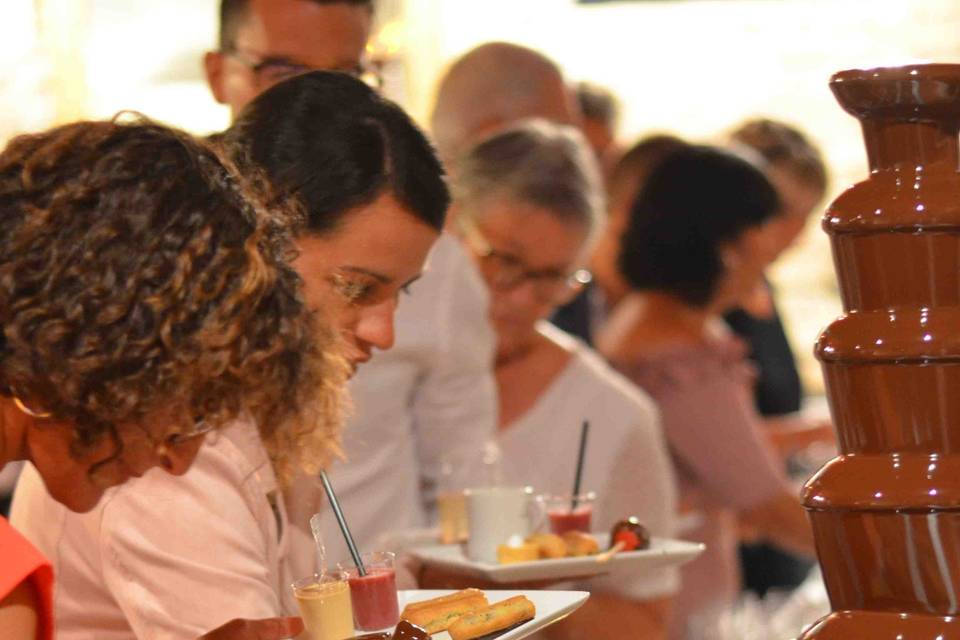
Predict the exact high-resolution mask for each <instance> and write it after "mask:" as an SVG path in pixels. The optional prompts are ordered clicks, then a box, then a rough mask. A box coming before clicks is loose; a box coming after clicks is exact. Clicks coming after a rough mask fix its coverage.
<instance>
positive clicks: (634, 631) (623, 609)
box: [543, 593, 672, 640]
mask: <svg viewBox="0 0 960 640" xmlns="http://www.w3.org/2000/svg"><path fill="white" fill-rule="evenodd" d="M671 600H672V599H671V598H660V599H657V600H646V601H644V602H635V601H633V600H628V599H626V598H621V597H619V596H614V595H611V594H606V593H591V594H590V599H589V600H587V601H586V603H584V605H583V606H582V607H580V608H579V609H577V610H576V611H574V612H573V613H572V614H570V615H569V616H567V617H566V618H564V619H563V620H561V621H560V622H558V623H557V624H554V625H551V626H550V627H548V628H547V629H546V630H545V631H544V634H543V636H544V638H545V639H546V640H580V639H581V638H590V640H621V639H622V638H630V639H631V640H663V639H664V638H666V627H667V621H668V619H669V616H670V607H671ZM611 621H616V622H615V623H611Z"/></svg>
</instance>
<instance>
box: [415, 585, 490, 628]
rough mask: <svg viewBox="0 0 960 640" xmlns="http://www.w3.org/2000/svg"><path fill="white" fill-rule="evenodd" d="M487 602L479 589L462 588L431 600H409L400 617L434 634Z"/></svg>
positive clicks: (484, 605)
mask: <svg viewBox="0 0 960 640" xmlns="http://www.w3.org/2000/svg"><path fill="white" fill-rule="evenodd" d="M487 604H488V602H487V596H485V595H484V594H483V592H482V591H480V590H479V589H464V590H462V591H457V592H456V593H451V594H450V595H447V596H441V597H439V598H433V599H431V600H423V601H422V602H411V603H410V604H408V605H407V606H406V607H404V608H403V613H401V614H400V619H401V620H406V621H407V622H411V623H413V624H415V625H417V626H419V627H423V628H424V630H426V632H427V633H430V634H434V633H438V632H440V631H445V630H446V629H447V628H448V627H449V626H450V625H451V624H453V622H454V621H455V620H456V619H457V618H459V617H460V616H462V615H464V614H465V613H470V612H471V611H476V610H477V609H482V608H483V607H486V606H487Z"/></svg>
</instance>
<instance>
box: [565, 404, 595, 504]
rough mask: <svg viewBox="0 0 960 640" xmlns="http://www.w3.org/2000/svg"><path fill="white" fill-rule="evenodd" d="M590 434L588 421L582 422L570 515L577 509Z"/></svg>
mask: <svg viewBox="0 0 960 640" xmlns="http://www.w3.org/2000/svg"><path fill="white" fill-rule="evenodd" d="M589 432H590V421H589V420H584V421H583V429H581V431H580V451H579V452H578V453H577V475H575V476H574V477H573V500H572V501H571V503H570V513H573V512H574V511H576V509H577V498H578V497H579V496H580V480H581V478H583V458H584V456H585V454H586V452H587V434H588V433H589Z"/></svg>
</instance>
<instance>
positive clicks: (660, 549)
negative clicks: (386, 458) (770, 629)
mask: <svg viewBox="0 0 960 640" xmlns="http://www.w3.org/2000/svg"><path fill="white" fill-rule="evenodd" d="M593 535H594V537H595V538H596V539H597V542H598V543H599V544H600V549H601V550H602V549H606V548H607V547H608V546H609V540H610V536H609V534H607V533H595V534H593ZM704 548H705V547H704V545H702V544H700V543H698V542H687V541H685V540H671V539H669V538H653V539H652V540H651V542H650V548H649V549H643V550H642V551H624V552H621V553H618V554H617V555H615V556H613V558H611V559H610V560H609V561H607V562H605V563H601V562H598V561H597V559H596V558H595V557H593V556H583V557H579V558H557V559H556V560H533V561H531V562H517V563H514V564H489V563H486V562H474V561H473V560H470V559H469V558H467V557H466V556H465V555H464V553H463V549H462V548H461V546H460V545H456V544H449V545H434V546H429V547H419V548H416V549H410V550H409V552H408V553H410V554H411V555H413V556H415V557H417V558H419V559H420V561H421V562H423V563H424V564H425V565H430V566H435V567H441V568H443V569H446V570H448V571H451V572H454V573H456V574H458V575H462V576H465V577H476V578H484V579H486V580H489V581H490V582H495V583H498V584H504V583H510V582H525V581H528V580H558V581H559V580H565V579H569V578H586V577H590V576H596V575H601V574H604V573H621V572H630V573H640V572H644V571H653V570H655V569H661V568H663V567H668V566H671V565H679V564H685V563H687V562H689V561H691V560H693V559H694V558H696V557H697V556H698V555H700V554H701V553H703V550H704Z"/></svg>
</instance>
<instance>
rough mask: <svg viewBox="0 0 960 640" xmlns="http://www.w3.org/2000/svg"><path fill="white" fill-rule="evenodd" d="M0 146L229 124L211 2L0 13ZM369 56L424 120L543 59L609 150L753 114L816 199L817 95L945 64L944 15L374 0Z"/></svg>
mask: <svg viewBox="0 0 960 640" xmlns="http://www.w3.org/2000/svg"><path fill="white" fill-rule="evenodd" d="M3 5H4V6H3V12H4V13H3V20H0V63H2V65H3V67H2V68H3V69H4V70H5V71H4V72H3V76H2V77H0V107H3V108H2V109H0V140H2V139H4V138H6V137H8V136H9V135H11V134H12V133H14V132H16V131H22V130H30V129H35V128H39V127H42V126H45V125H47V124H50V123H53V122H58V121H62V120H64V119H70V118H75V117H80V116H93V117H106V116H109V115H112V114H113V113H114V112H116V111H118V110H121V109H135V110H139V111H142V112H144V113H146V114H148V115H151V116H153V117H155V118H158V119H161V120H164V121H167V122H171V123H174V124H178V125H180V126H182V127H185V128H187V129H190V130H193V131H197V132H209V131H213V130H216V129H219V128H221V127H223V126H224V125H226V123H227V112H226V110H224V109H223V108H221V107H219V106H218V105H216V104H214V103H213V101H212V99H210V97H209V94H208V92H207V90H206V87H205V85H204V83H203V76H202V72H201V66H200V56H201V55H202V52H203V51H204V50H206V49H207V48H209V47H210V46H212V44H213V43H214V41H215V24H216V13H217V2H216V0H166V1H165V2H159V3H158V2H154V1H151V0H34V1H31V0H4V3H3ZM379 13H380V25H379V26H378V29H377V35H376V37H375V38H374V39H373V41H372V42H371V47H370V51H369V53H370V54H371V57H372V58H373V59H376V60H380V61H382V62H383V64H384V71H385V75H386V79H387V83H386V91H387V93H388V94H389V95H391V96H393V97H394V98H395V99H397V100H398V101H400V102H401V103H403V104H404V105H405V106H406V107H407V108H408V109H409V110H410V111H411V113H413V114H414V115H415V116H416V117H418V118H419V119H421V120H423V119H424V118H425V116H426V115H427V112H428V108H429V104H430V100H431V99H432V93H433V89H434V85H435V82H436V78H437V76H438V74H439V73H440V72H441V70H442V69H443V68H444V66H445V65H446V64H448V63H449V61H450V60H452V59H453V58H454V57H455V56H457V55H458V54H460V53H462V52H463V51H465V50H467V49H469V48H470V47H472V46H474V45H476V44H478V43H480V42H484V41H487V40H494V39H495V40H509V41H514V42H519V43H522V44H526V45H528V46H532V47H534V48H537V49H540V50H542V51H544V52H545V53H547V54H548V55H550V56H551V57H553V58H555V59H556V60H557V61H558V62H560V63H561V64H562V65H563V66H564V68H565V69H566V71H567V73H568V75H569V76H570V78H571V79H575V80H581V79H583V80H591V81H593V82H595V83H598V84H601V85H604V86H607V87H609V88H611V89H613V90H614V91H615V92H616V93H617V95H618V96H619V97H620V99H621V100H622V102H623V106H624V113H623V121H622V130H621V138H622V140H623V142H629V141H630V140H632V139H634V138H635V137H636V136H638V135H641V134H644V133H649V132H654V131H669V132H673V133H677V134H680V135H682V136H685V137H689V138H693V139H700V140H716V139H719V137H720V136H721V135H722V134H723V132H725V131H726V130H727V129H729V128H730V127H731V126H733V125H734V124H736V123H737V122H738V121H740V120H742V119H744V118H747V117H752V116H758V115H766V116H771V117H776V118H780V119H783V120H786V121H788V122H791V123H793V124H796V125H798V126H800V127H801V128H803V129H805V130H806V131H808V132H809V133H810V135H811V136H812V137H813V139H814V140H815V141H816V142H817V143H818V144H820V145H821V146H822V147H823V148H824V150H825V152H826V156H827V158H828V161H829V163H830V165H831V168H832V171H833V182H832V185H831V197H833V196H835V195H836V193H837V192H838V191H839V190H841V189H842V188H843V187H844V186H845V185H848V184H850V183H851V182H852V181H854V180H857V179H859V178H861V177H862V176H863V175H864V173H865V171H866V167H865V161H864V157H863V145H862V143H861V141H860V137H859V131H858V129H857V126H856V123H855V121H854V120H853V119H852V118H850V117H848V116H846V115H845V114H844V113H843V112H841V111H840V109H839V108H838V107H837V106H836V104H835V103H834V101H833V98H832V96H831V95H830V93H829V91H828V90H827V86H826V82H827V79H828V78H829V76H830V74H831V73H832V72H834V71H836V70H839V69H842V68H847V67H856V66H875V65H879V64H890V63H899V62H902V61H906V60H916V59H929V60H938V61H960V38H958V37H957V34H958V33H960V3H957V2H956V1H955V0H909V1H907V0H871V1H870V2H866V1H865V0H689V1H682V0H677V1H666V0H665V1H661V2H619V3H618V2H613V3H605V4H601V5H593V6H591V5H578V4H576V3H575V2H573V0H484V1H483V2H477V1H476V0H383V1H382V4H381V7H380V11H379ZM774 278H775V281H776V284H777V285H778V287H779V288H780V290H781V293H782V296H781V299H782V304H783V307H784V309H783V311H785V313H786V320H787V326H788V330H789V331H790V333H791V337H792V339H793V341H794V344H795V346H796V348H797V351H798V354H799V355H801V356H802V358H803V361H802V368H803V374H804V378H805V381H806V383H807V385H808V387H810V388H811V389H813V390H817V389H819V388H820V386H821V383H820V379H819V369H818V367H817V365H816V363H815V362H814V361H813V359H812V356H811V345H812V343H813V341H814V340H815V338H816V336H817V333H818V332H819V330H820V329H821V328H822V327H823V326H824V325H826V323H827V322H829V320H830V319H832V318H833V317H834V316H836V315H837V313H838V312H839V305H838V303H837V302H836V294H835V284H834V276H833V268H832V265H831V263H830V256H829V251H828V249H827V246H826V241H825V237H824V236H823V234H822V233H821V232H820V231H819V228H818V225H816V224H811V225H810V228H809V229H808V234H807V236H806V237H805V238H804V241H803V242H802V243H801V245H800V246H799V247H797V248H796V249H795V250H794V251H792V252H791V254H790V255H788V256H786V257H785V258H784V259H783V260H781V262H780V264H778V265H777V268H776V270H775V273H774Z"/></svg>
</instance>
